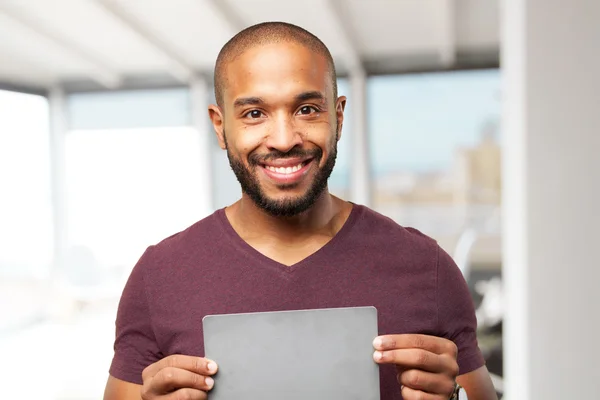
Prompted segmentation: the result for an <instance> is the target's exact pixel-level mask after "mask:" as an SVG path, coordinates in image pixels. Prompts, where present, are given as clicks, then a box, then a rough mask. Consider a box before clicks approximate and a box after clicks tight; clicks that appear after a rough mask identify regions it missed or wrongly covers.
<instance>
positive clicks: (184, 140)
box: [66, 127, 205, 268]
mask: <svg viewBox="0 0 600 400" xmlns="http://www.w3.org/2000/svg"><path fill="white" fill-rule="evenodd" d="M198 135H199V134H198V132H197V131H196V130H195V129H193V128H188V127H174V128H151V129H136V130H110V131H97V130H95V131H73V132H70V133H69V134H68V135H67V140H66V157H67V164H66V170H67V184H68V189H67V199H68V220H69V221H68V232H69V244H70V246H71V249H73V247H75V246H77V247H75V248H76V249H78V250H76V251H81V252H83V253H86V254H88V255H89V259H90V260H91V259H93V260H94V264H97V265H98V266H102V267H107V268H108V267H118V266H122V267H126V268H130V267H132V266H133V265H134V264H135V262H136V261H137V259H138V258H139V257H140V255H141V254H142V252H143V251H144V249H145V248H146V247H147V246H148V245H150V244H154V243H156V242H158V241H159V240H162V239H164V238H165V237H167V236H170V235H172V234H174V233H176V232H178V231H180V230H182V229H185V228H186V227H188V226H189V225H191V224H192V223H194V222H195V221H197V220H199V219H200V218H201V217H202V215H201V214H200V213H201V211H202V210H200V208H199V207H198V206H197V205H198V204H201V196H202V193H203V190H205V188H202V187H200V185H199V184H197V182H199V173H200V171H201V169H202V168H203V165H202V163H201V159H200V144H199V136H198ZM81 246H83V247H81Z"/></svg>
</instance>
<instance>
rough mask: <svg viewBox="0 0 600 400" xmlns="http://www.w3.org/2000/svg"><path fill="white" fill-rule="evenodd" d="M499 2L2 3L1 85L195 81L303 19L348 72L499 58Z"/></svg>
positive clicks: (481, 63) (486, 62) (468, 64)
mask: <svg viewBox="0 0 600 400" xmlns="http://www.w3.org/2000/svg"><path fill="white" fill-rule="evenodd" d="M498 11H499V10H498V0H486V1H481V0H301V1H300V0H298V1H293V0H0V85H2V86H4V87H16V88H23V89H24V90H26V89H30V90H45V89H48V88H50V87H52V86H55V85H57V84H60V85H63V86H64V87H65V88H67V89H68V90H94V89H116V88H125V87H134V86H138V87H139V86H143V87H156V86H161V85H185V84H187V83H189V81H190V79H191V78H192V77H193V76H195V75H198V74H205V75H206V76H209V77H210V76H211V75H212V72H211V71H212V68H213V65H214V61H215V59H216V56H217V54H218V51H219V49H220V48H221V46H223V44H225V42H226V41H227V40H228V39H229V38H231V37H232V36H233V35H234V34H235V33H236V32H238V31H239V30H241V29H243V28H244V27H246V26H249V25H252V24H255V23H258V22H262V21H268V20H279V21H286V22H291V23H294V24H297V25H300V26H302V27H304V28H306V29H308V30H309V31H311V32H312V33H314V34H316V35H317V36H318V37H319V38H321V39H322V40H323V41H324V42H325V44H326V45H327V46H328V47H329V48H330V50H331V52H332V54H333V56H334V59H335V60H336V64H337V67H338V69H339V70H340V72H341V73H342V74H344V73H347V72H348V71H349V70H352V69H353V68H356V67H359V68H364V69H365V70H366V72H367V73H370V74H378V73H402V72H408V71H423V70H442V69H456V68H472V67H475V68H477V67H489V66H496V65H497V64H498V48H499V21H498V20H499V16H498V14H499V13H498Z"/></svg>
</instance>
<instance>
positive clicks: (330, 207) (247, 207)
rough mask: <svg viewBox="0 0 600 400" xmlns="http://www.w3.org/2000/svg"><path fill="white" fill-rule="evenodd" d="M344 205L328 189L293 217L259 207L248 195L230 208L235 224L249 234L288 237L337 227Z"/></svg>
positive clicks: (229, 214)
mask: <svg viewBox="0 0 600 400" xmlns="http://www.w3.org/2000/svg"><path fill="white" fill-rule="evenodd" d="M343 204H344V202H343V201H341V200H340V199H338V198H336V197H334V196H333V195H331V194H330V193H329V192H328V191H327V189H325V190H324V191H323V193H322V194H321V196H320V197H319V198H318V199H317V201H316V202H315V204H313V205H312V206H311V207H310V208H309V209H308V210H306V211H304V212H302V213H300V214H298V215H295V216H293V217H276V216H273V215H271V214H269V213H267V212H266V211H264V210H263V209H261V208H260V207H258V206H257V205H256V203H254V201H252V199H250V198H249V197H248V196H246V194H243V195H242V198H241V199H240V200H239V201H237V202H236V203H235V204H233V205H231V206H230V207H228V208H227V210H226V211H227V214H228V217H229V220H230V221H231V222H232V224H233V225H234V227H236V228H237V230H239V231H243V232H244V233H245V234H246V235H250V236H255V235H256V236H262V235H266V236H276V237H277V238H279V239H283V240H285V239H286V238H289V239H294V238H298V237H299V236H304V235H306V236H309V235H312V234H315V233H318V232H322V231H323V230H328V227H331V228H332V230H336V228H337V226H336V225H337V224H335V221H334V220H335V217H336V215H339V213H340V211H342V209H343ZM334 233H335V232H334Z"/></svg>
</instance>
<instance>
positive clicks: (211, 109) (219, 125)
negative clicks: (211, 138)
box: [208, 104, 227, 150]
mask: <svg viewBox="0 0 600 400" xmlns="http://www.w3.org/2000/svg"><path fill="white" fill-rule="evenodd" d="M208 117H209V118H210V120H211V122H212V124H213V128H214V129H215V133H216V135H217V140H218V142H219V147H220V148H222V149H223V150H225V149H226V148H227V146H226V145H225V137H224V136H223V132H224V125H223V123H224V118H223V112H222V111H221V108H220V107H219V106H218V105H216V104H211V105H209V106H208Z"/></svg>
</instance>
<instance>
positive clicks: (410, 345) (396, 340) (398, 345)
mask: <svg viewBox="0 0 600 400" xmlns="http://www.w3.org/2000/svg"><path fill="white" fill-rule="evenodd" d="M373 347H375V349H376V350H392V349H423V350H427V351H429V352H431V353H435V354H450V355H454V356H456V355H457V354H458V349H457V347H456V344H454V342H452V341H451V340H448V339H445V338H441V337H437V336H430V335H419V334H405V335H384V336H378V337H376V338H375V340H373Z"/></svg>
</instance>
